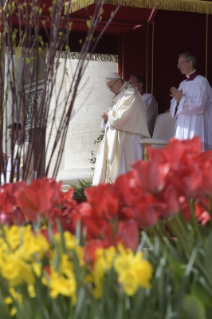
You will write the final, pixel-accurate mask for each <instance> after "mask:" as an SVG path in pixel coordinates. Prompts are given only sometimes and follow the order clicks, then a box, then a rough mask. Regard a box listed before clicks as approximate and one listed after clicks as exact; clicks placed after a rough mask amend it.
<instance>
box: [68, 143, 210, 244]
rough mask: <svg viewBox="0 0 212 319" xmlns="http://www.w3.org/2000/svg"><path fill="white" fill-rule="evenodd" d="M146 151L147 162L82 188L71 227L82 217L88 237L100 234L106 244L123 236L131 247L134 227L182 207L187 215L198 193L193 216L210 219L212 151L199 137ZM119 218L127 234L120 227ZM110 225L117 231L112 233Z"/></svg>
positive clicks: (151, 222)
mask: <svg viewBox="0 0 212 319" xmlns="http://www.w3.org/2000/svg"><path fill="white" fill-rule="evenodd" d="M148 153H149V160H148V161H147V162H144V161H137V162H135V163H134V164H133V165H132V170H131V171H130V172H128V173H127V174H125V175H121V176H119V177H118V178H117V180H116V181H115V183H114V184H100V185H98V186H95V187H92V188H91V189H86V191H85V193H86V197H87V203H84V204H81V205H79V207H77V210H76V211H75V212H74V213H73V215H72V218H73V220H74V226H75V227H76V223H77V220H79V219H80V220H81V223H82V228H83V231H84V232H85V233H86V236H87V239H89V240H91V239H95V238H102V239H103V241H104V244H105V242H107V243H108V242H110V244H112V242H113V243H114V244H115V243H117V241H118V242H120V241H122V242H123V244H126V245H127V246H128V247H135V246H136V244H137V242H136V241H137V235H136V236H135V234H137V229H138V228H145V227H149V226H152V225H154V224H155V223H157V221H158V220H159V219H164V218H167V217H170V216H173V215H174V214H176V213H178V212H179V211H180V210H182V211H183V213H184V217H185V219H186V220H189V219H190V208H189V200H191V199H197V198H198V202H197V203H196V204H195V205H196V206H195V208H196V217H197V220H198V221H200V222H202V223H203V224H205V223H206V222H207V221H208V220H209V219H210V215H209V213H208V212H207V210H209V199H208V197H209V196H210V195H212V151H206V152H202V143H201V141H200V139H199V138H198V137H195V138H194V139H192V140H186V141H179V140H176V139H171V140H170V143H169V145H168V146H167V147H165V148H164V149H152V148H149V149H148ZM207 208H208V209H207ZM129 222H131V223H132V225H133V226H132V227H131V228H130V227H129V226H128V224H127V223H129ZM120 223H122V226H123V227H124V228H125V238H124V235H123V232H120V231H119V227H120ZM114 225H115V226H114ZM133 227H134V228H133ZM114 228H116V231H115V234H116V235H113V236H112V234H114V231H113V232H112V230H114ZM107 234H109V235H107ZM133 234H134V236H133ZM111 238H112V239H111Z"/></svg>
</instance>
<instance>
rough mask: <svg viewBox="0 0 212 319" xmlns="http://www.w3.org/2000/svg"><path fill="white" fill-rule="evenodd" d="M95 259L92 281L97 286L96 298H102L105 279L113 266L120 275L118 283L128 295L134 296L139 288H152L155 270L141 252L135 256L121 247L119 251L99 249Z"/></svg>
mask: <svg viewBox="0 0 212 319" xmlns="http://www.w3.org/2000/svg"><path fill="white" fill-rule="evenodd" d="M95 257H96V258H95V263H94V267H93V271H92V275H91V277H90V279H92V281H93V283H94V284H95V290H94V296H95V297H96V298H100V297H101V295H102V285H103V280H104V277H105V275H106V273H107V272H108V271H109V270H110V269H111V268H112V266H113V267H114V268H115V271H116V273H117V274H118V282H119V283H121V284H122V285H123V290H124V292H125V293H126V294H127V295H129V296H132V295H134V294H135V293H136V291H137V290H138V288H139V287H143V288H150V279H151V278H152V273H153V269H152V266H151V264H150V263H149V262H148V261H147V260H144V259H143V255H142V253H141V252H138V253H136V254H135V255H134V252H133V251H132V250H131V249H125V248H124V247H123V246H122V245H119V246H118V249H117V251H116V250H115V248H114V247H110V248H108V249H98V250H97V251H96V256H95Z"/></svg>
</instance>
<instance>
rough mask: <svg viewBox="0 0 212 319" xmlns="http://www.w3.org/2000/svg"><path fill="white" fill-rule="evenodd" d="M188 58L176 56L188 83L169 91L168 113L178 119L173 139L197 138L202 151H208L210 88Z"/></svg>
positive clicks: (210, 137)
mask: <svg viewBox="0 0 212 319" xmlns="http://www.w3.org/2000/svg"><path fill="white" fill-rule="evenodd" d="M188 54H189V53H184V54H182V55H180V56H179V61H178V67H179V69H180V71H181V73H183V74H185V75H186V77H187V79H186V80H184V81H182V82H181V83H180V86H179V88H178V89H176V88H174V87H173V88H171V96H172V97H173V98H172V100H171V108H170V113H171V116H172V117H175V118H176V119H177V120H176V127H175V138H177V139H179V140H185V139H190V138H193V137H194V136H199V137H200V138H201V140H202V145H203V150H207V149H211V148H212V125H211V123H212V88H211V86H210V85H209V83H208V80H207V79H206V78H205V77H204V76H201V75H198V73H197V71H196V70H195V68H194V67H195V66H193V62H194V63H195V62H196V60H194V61H192V60H190V59H189V56H188V57H187V55H188ZM190 58H192V55H191V56H190ZM195 64H196V63H195Z"/></svg>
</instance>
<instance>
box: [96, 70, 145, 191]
mask: <svg viewBox="0 0 212 319" xmlns="http://www.w3.org/2000/svg"><path fill="white" fill-rule="evenodd" d="M106 85H107V87H108V88H109V89H110V91H111V92H113V93H114V94H115V96H114V97H113V99H112V103H111V106H110V108H109V110H108V111H107V112H103V113H102V120H103V125H104V126H105V136H104V139H103V140H102V142H101V144H100V147H99V149H98V152H97V158H96V166H95V171H94V178H93V185H98V184H99V183H104V182H110V183H112V182H114V181H115V179H116V178H117V177H118V176H119V175H121V174H125V173H126V172H127V171H129V170H130V169H131V166H130V164H131V163H133V162H134V161H135V160H139V159H143V147H142V145H141V144H139V141H140V139H141V137H150V135H149V132H148V126H147V111H146V107H145V104H144V102H143V100H142V98H141V95H140V93H139V92H138V90H137V89H136V88H135V87H134V86H133V85H132V84H130V83H127V82H126V83H124V81H123V80H122V78H121V77H120V75H119V74H118V73H116V72H112V73H110V74H108V76H107V78H106Z"/></svg>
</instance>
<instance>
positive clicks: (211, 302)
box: [192, 283, 212, 308]
mask: <svg viewBox="0 0 212 319" xmlns="http://www.w3.org/2000/svg"><path fill="white" fill-rule="evenodd" d="M192 295H193V296H195V297H197V298H198V299H199V300H200V301H201V302H202V303H203V305H204V306H208V307H211V308H212V297H211V296H210V294H209V293H208V292H207V291H206V289H204V287H203V286H202V285H200V284H199V283H196V285H195V286H194V287H193V289H192Z"/></svg>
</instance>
